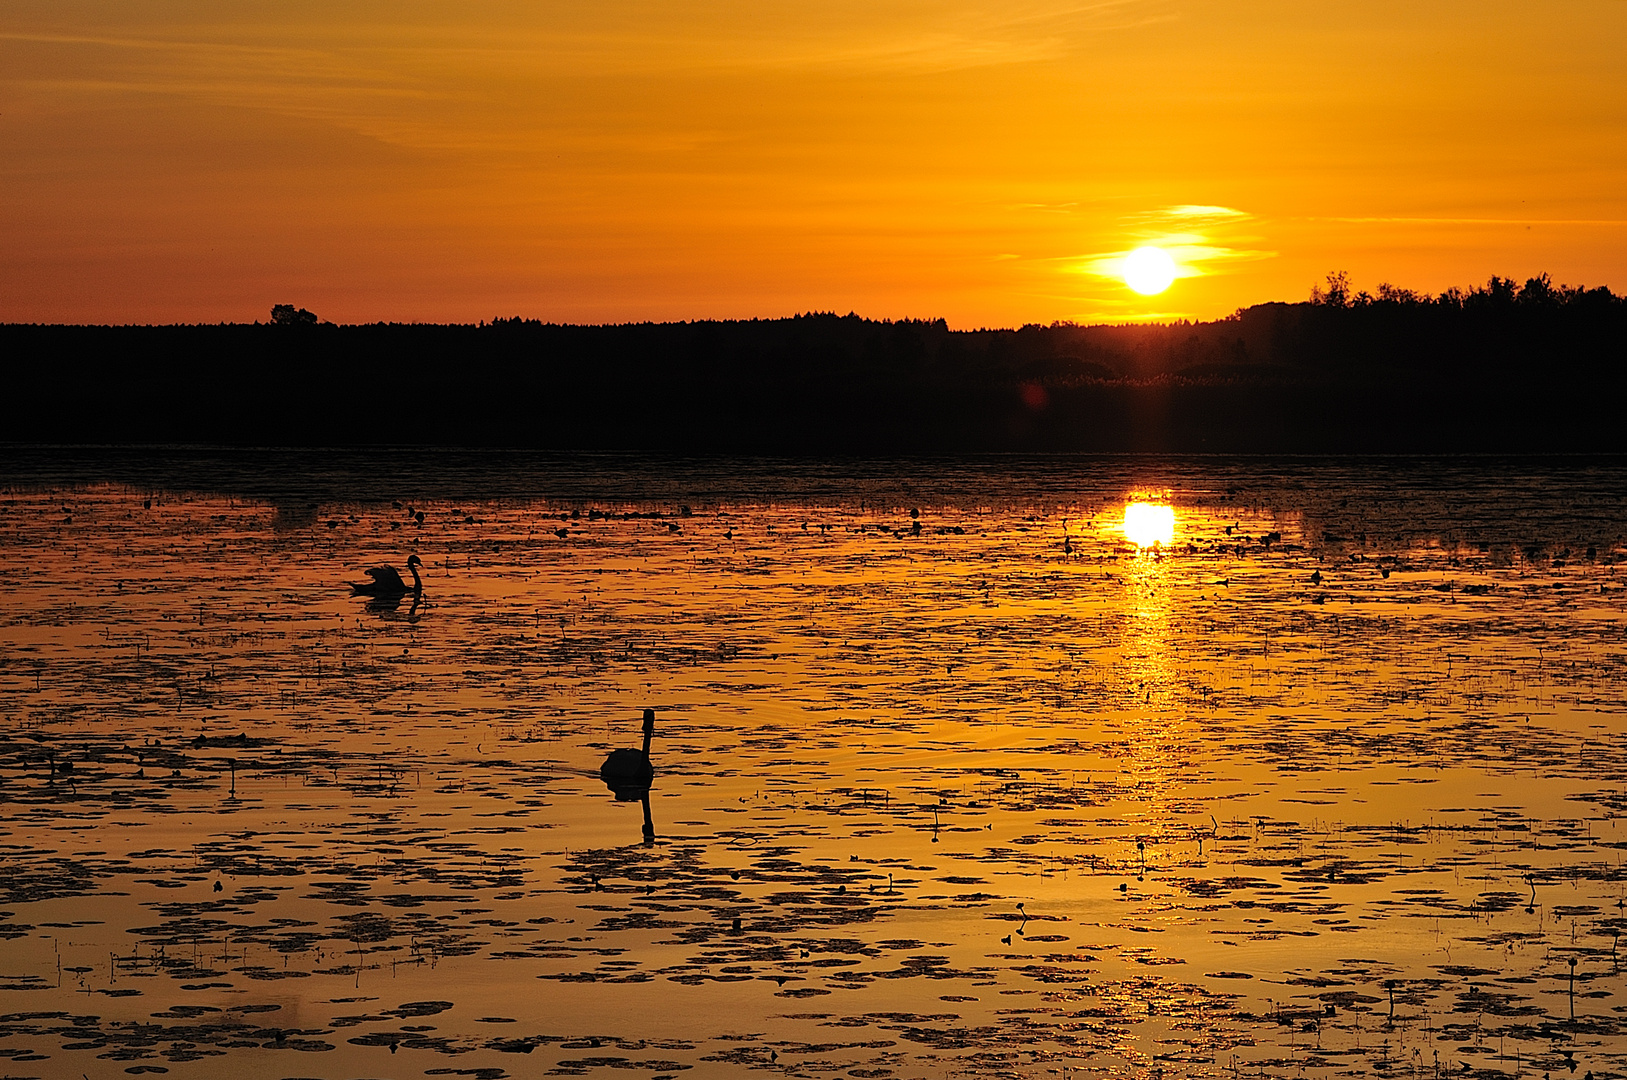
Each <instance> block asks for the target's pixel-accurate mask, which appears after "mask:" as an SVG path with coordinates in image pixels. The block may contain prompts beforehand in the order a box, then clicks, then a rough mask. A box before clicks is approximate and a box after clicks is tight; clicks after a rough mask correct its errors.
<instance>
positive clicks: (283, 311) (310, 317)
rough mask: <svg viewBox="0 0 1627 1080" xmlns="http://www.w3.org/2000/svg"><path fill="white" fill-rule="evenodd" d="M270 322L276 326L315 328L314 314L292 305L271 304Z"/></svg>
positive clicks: (315, 319)
mask: <svg viewBox="0 0 1627 1080" xmlns="http://www.w3.org/2000/svg"><path fill="white" fill-rule="evenodd" d="M271 321H272V322H273V323H274V324H276V325H277V326H315V325H316V323H317V318H316V313H315V312H311V311H306V310H305V309H304V308H296V307H294V305H293V304H272V305H271Z"/></svg>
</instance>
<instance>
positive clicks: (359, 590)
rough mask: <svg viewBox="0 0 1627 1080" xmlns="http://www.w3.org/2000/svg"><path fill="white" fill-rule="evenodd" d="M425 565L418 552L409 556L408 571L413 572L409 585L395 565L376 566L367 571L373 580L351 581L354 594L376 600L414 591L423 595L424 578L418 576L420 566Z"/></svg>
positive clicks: (397, 598) (413, 592) (416, 594)
mask: <svg viewBox="0 0 1627 1080" xmlns="http://www.w3.org/2000/svg"><path fill="white" fill-rule="evenodd" d="M422 565H423V562H422V560H420V559H419V558H418V556H417V555H416V554H414V555H408V556H407V571H408V572H409V573H410V574H412V584H411V585H408V584H407V583H406V582H405V581H403V580H402V579H401V575H400V574H399V573H398V572H397V571H396V568H395V567H393V566H374V567H370V568H369V569H368V571H367V576H368V577H370V578H372V580H371V581H352V582H350V583H349V584H350V593H351V595H352V596H371V597H372V598H373V599H374V600H396V601H399V600H400V599H401V598H402V597H403V596H406V595H407V594H408V593H412V594H413V596H415V597H416V596H422V595H423V592H424V579H423V578H421V577H419V576H418V568H419V567H420V566H422Z"/></svg>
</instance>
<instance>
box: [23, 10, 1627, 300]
mask: <svg viewBox="0 0 1627 1080" xmlns="http://www.w3.org/2000/svg"><path fill="white" fill-rule="evenodd" d="M1147 243H1152V244H1159V245H1162V246H1165V247H1166V248H1167V249H1168V250H1170V252H1171V253H1172V254H1173V255H1175V257H1176V260H1177V263H1178V264H1179V265H1180V267H1181V273H1182V275H1183V276H1181V277H1179V278H1177V280H1176V282H1175V284H1174V285H1173V286H1172V287H1171V288H1170V289H1169V291H1168V292H1165V293H1163V294H1161V295H1158V296H1154V297H1142V296H1139V295H1137V294H1135V293H1133V292H1131V291H1129V290H1128V289H1126V288H1125V286H1124V285H1123V283H1122V282H1120V281H1118V280H1116V279H1115V278H1114V277H1113V276H1112V271H1113V268H1114V258H1115V256H1116V255H1118V254H1120V253H1123V252H1125V251H1128V250H1129V249H1131V248H1134V247H1136V246H1138V245H1141V244H1147ZM1335 269H1345V270H1348V271H1350V273H1351V276H1352V278H1353V280H1354V283H1355V285H1356V286H1357V287H1358V288H1368V289H1371V288H1373V287H1374V286H1376V285H1377V283H1378V282H1379V281H1390V282H1392V283H1394V284H1397V285H1404V286H1409V287H1413V288H1419V289H1427V290H1432V291H1434V290H1439V289H1442V288H1445V287H1447V286H1450V285H1465V284H1472V283H1477V282H1483V281H1484V280H1485V279H1486V278H1487V277H1488V276H1489V275H1491V274H1494V273H1496V274H1504V275H1513V276H1516V277H1523V276H1527V275H1530V274H1535V273H1538V272H1541V271H1548V272H1549V273H1551V274H1552V275H1553V277H1554V279H1555V280H1556V281H1561V282H1568V283H1572V284H1588V285H1598V284H1606V285H1610V286H1612V287H1614V288H1615V289H1616V290H1617V291H1622V289H1623V288H1624V287H1627V0H1549V2H1547V3H1542V4H1532V3H1529V2H1527V3H1508V2H1503V0H1475V2H1473V3H1470V2H1434V0H1406V2H1395V3H1389V2H1355V3H1348V4H1314V3H1311V4H1308V3H1304V2H1303V0H1296V2H1287V0H1283V2H1275V0H1271V2H1265V0H1213V2H1208V0H1203V2H1197V0H1117V2H1116V0H1103V2H1088V0H1087V2H1079V0H1072V2H1070V0H931V2H928V0H829V2H822V3H817V2H816V3H809V2H807V0H686V2H682V3H679V2H656V0H512V2H510V0H497V2H490V0H464V2H460V3H423V2H418V0H389V2H377V3H371V2H370V3H347V2H343V0H321V2H284V3H255V2H252V0H233V2H231V3H222V2H220V0H169V2H163V0H157V2H131V0H5V2H4V3H3V4H0V321H75V322H77V321H92V322H168V321H217V320H232V321H249V320H253V319H256V318H259V319H264V318H265V317H266V315H267V312H268V311H269V309H270V307H271V305H272V304H273V303H278V302H291V303H295V304H299V305H302V306H305V307H308V308H310V309H311V310H313V311H316V312H317V313H318V314H319V315H321V316H322V317H323V318H325V319H330V320H334V321H339V322H359V321H371V320H376V319H389V320H421V321H447V320H453V321H474V320H478V319H489V318H491V317H493V316H496V315H507V314H523V315H526V316H528V317H536V318H543V319H549V320H558V321H594V322H598V321H624V320H641V319H683V318H709V317H722V318H734V317H752V316H779V315H788V314H793V313H797V312H802V311H809V310H834V311H838V312H844V313H845V312H847V311H850V310H851V311H857V312H858V313H860V314H862V315H869V316H873V317H877V318H904V317H916V318H935V317H939V316H942V317H944V318H947V319H948V320H949V322H950V325H952V326H955V327H976V326H1011V325H1019V324H1022V323H1025V322H1050V321H1052V320H1056V319H1074V320H1080V321H1101V320H1121V319H1126V318H1146V317H1158V318H1170V317H1177V316H1182V317H1202V318H1208V317H1214V316H1218V315H1224V314H1226V313H1229V312H1230V311H1232V310H1234V309H1236V308H1237V307H1239V306H1243V305H1247V304H1252V303H1258V302H1261V301H1266V300H1275V299H1294V300H1297V299H1302V298H1304V297H1305V296H1306V295H1307V294H1308V292H1309V289H1310V287H1311V285H1312V284H1313V283H1315V282H1317V281H1319V280H1320V279H1321V278H1322V276H1323V275H1324V274H1326V273H1327V272H1328V271H1330V270H1335Z"/></svg>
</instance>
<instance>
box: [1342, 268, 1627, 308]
mask: <svg viewBox="0 0 1627 1080" xmlns="http://www.w3.org/2000/svg"><path fill="white" fill-rule="evenodd" d="M1620 299H1621V298H1620V297H1618V296H1616V295H1615V294H1614V293H1612V292H1611V291H1610V290H1609V289H1608V288H1605V287H1603V286H1600V287H1599V288H1594V289H1587V288H1583V287H1581V286H1578V285H1555V284H1554V283H1553V279H1552V278H1550V277H1549V276H1548V275H1547V274H1539V275H1537V276H1536V277H1534V278H1527V279H1526V281H1525V284H1524V285H1518V284H1516V283H1515V281H1514V279H1513V278H1505V277H1498V276H1497V275H1496V274H1493V275H1492V277H1491V280H1489V281H1487V282H1486V284H1485V285H1484V286H1477V287H1474V288H1470V289H1467V290H1465V289H1460V288H1457V287H1456V286H1453V287H1452V288H1450V289H1447V290H1445V291H1444V292H1442V293H1441V294H1440V295H1439V296H1431V295H1429V294H1428V293H1425V292H1416V291H1414V290H1412V289H1403V288H1401V287H1399V286H1397V285H1391V284H1390V283H1389V282H1387V281H1381V282H1379V285H1378V295H1377V296H1373V295H1372V294H1370V293H1368V292H1367V291H1366V290H1363V291H1361V292H1353V291H1352V289H1351V284H1350V275H1349V274H1348V273H1346V272H1345V271H1343V270H1339V271H1335V272H1334V273H1330V274H1329V275H1328V276H1327V283H1326V284H1325V285H1313V286H1311V303H1312V304H1313V305H1315V306H1317V307H1331V308H1358V307H1367V306H1368V305H1370V304H1395V305H1401V306H1414V305H1433V306H1436V307H1449V308H1482V307H1489V308H1501V307H1512V306H1514V305H1519V306H1520V307H1526V308H1560V307H1566V306H1569V305H1572V304H1577V303H1581V302H1591V303H1599V302H1612V301H1614V302H1619V301H1620Z"/></svg>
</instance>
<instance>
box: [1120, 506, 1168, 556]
mask: <svg viewBox="0 0 1627 1080" xmlns="http://www.w3.org/2000/svg"><path fill="white" fill-rule="evenodd" d="M1124 538H1125V539H1126V540H1128V541H1130V543H1132V544H1134V545H1136V546H1137V547H1144V548H1147V547H1157V546H1158V545H1160V544H1163V545H1166V546H1167V545H1169V544H1170V543H1172V542H1174V540H1175V508H1174V507H1173V506H1164V505H1162V504H1160V503H1149V502H1130V503H1126V504H1125V505H1124Z"/></svg>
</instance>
